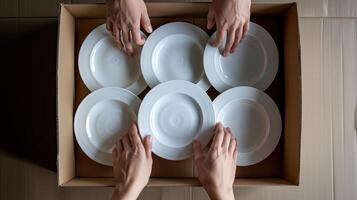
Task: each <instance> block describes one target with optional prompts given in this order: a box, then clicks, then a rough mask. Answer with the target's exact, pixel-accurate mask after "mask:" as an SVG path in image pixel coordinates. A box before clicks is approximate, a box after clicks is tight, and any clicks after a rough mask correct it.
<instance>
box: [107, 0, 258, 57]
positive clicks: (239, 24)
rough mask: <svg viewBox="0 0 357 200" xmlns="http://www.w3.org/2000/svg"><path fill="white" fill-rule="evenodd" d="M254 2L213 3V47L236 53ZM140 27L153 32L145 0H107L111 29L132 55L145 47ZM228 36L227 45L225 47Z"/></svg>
mask: <svg viewBox="0 0 357 200" xmlns="http://www.w3.org/2000/svg"><path fill="white" fill-rule="evenodd" d="M250 5H251V0H213V1H212V4H211V7H210V9H209V12H208V15H207V28H208V29H212V28H213V27H214V26H215V27H216V31H217V37H216V39H215V41H214V42H213V43H212V45H213V46H216V47H219V46H222V52H221V53H222V55H223V56H228V55H229V54H231V53H234V51H235V49H236V48H237V46H238V44H239V42H240V41H241V40H242V38H243V37H244V35H245V34H246V33H247V32H248V30H249V19H250ZM140 27H142V28H143V30H145V31H146V32H147V33H151V32H152V31H153V29H152V26H151V22H150V18H149V16H148V12H147V9H146V6H145V3H144V1H143V0H107V29H108V30H109V31H110V32H111V34H112V35H113V36H114V38H115V40H116V44H117V47H118V48H120V49H122V50H123V51H124V52H126V53H127V54H128V55H135V53H136V50H135V46H137V45H138V46H141V45H143V44H144V42H145V39H144V38H142V37H141V35H140ZM225 36H226V43H225V44H223V41H224V38H225Z"/></svg>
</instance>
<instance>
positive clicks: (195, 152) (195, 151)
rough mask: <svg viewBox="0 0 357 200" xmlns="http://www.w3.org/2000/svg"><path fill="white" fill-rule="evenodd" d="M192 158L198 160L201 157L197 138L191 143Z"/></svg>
mask: <svg viewBox="0 0 357 200" xmlns="http://www.w3.org/2000/svg"><path fill="white" fill-rule="evenodd" d="M192 145H193V158H194V160H195V161H198V160H200V159H202V158H203V151H202V146H201V143H200V142H199V141H197V140H194V141H193V143H192Z"/></svg>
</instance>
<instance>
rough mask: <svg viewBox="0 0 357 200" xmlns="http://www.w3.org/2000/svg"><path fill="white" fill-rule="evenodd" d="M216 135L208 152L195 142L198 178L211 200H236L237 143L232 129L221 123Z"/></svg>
mask: <svg viewBox="0 0 357 200" xmlns="http://www.w3.org/2000/svg"><path fill="white" fill-rule="evenodd" d="M214 134H215V135H214V138H213V140H212V144H211V146H210V148H209V150H208V152H203V150H202V147H201V144H200V143H199V142H198V141H194V142H193V153H194V161H195V165H196V168H197V172H198V178H199V180H200V181H201V183H202V185H203V187H204V188H205V190H206V191H207V193H208V195H209V196H210V198H211V199H224V200H227V199H234V194H233V182H234V179H235V173H236V159H237V153H238V152H237V147H236V146H237V142H236V139H235V138H234V137H233V135H232V133H231V130H230V128H224V127H223V125H222V124H221V123H217V125H216V127H215V129H214Z"/></svg>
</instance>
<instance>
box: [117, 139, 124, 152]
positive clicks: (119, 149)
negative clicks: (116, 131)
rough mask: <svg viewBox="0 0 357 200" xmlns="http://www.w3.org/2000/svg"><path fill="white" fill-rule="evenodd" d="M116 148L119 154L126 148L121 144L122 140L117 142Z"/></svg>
mask: <svg viewBox="0 0 357 200" xmlns="http://www.w3.org/2000/svg"><path fill="white" fill-rule="evenodd" d="M115 148H116V150H117V152H118V153H120V152H122V151H123V150H124V147H123V145H122V144H121V139H118V140H117V141H116V142H115Z"/></svg>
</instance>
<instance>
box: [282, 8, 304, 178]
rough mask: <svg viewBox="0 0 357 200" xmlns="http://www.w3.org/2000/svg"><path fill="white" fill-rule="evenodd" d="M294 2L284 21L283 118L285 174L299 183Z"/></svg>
mask: <svg viewBox="0 0 357 200" xmlns="http://www.w3.org/2000/svg"><path fill="white" fill-rule="evenodd" d="M296 7H297V6H296V4H293V6H292V7H291V8H290V9H289V12H288V13H287V14H286V15H285V21H284V33H285V35H284V54H285V60H284V65H285V70H284V77H285V78H284V83H285V84H284V85H285V95H284V99H285V118H284V122H283V123H284V124H285V127H284V132H285V138H284V144H285V149H286V150H285V151H284V169H285V170H284V177H286V178H287V179H288V180H290V181H292V182H293V183H295V184H299V171H300V139H301V138H300V133H301V60H300V37H299V23H298V20H297V19H298V16H297V8H296Z"/></svg>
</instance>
